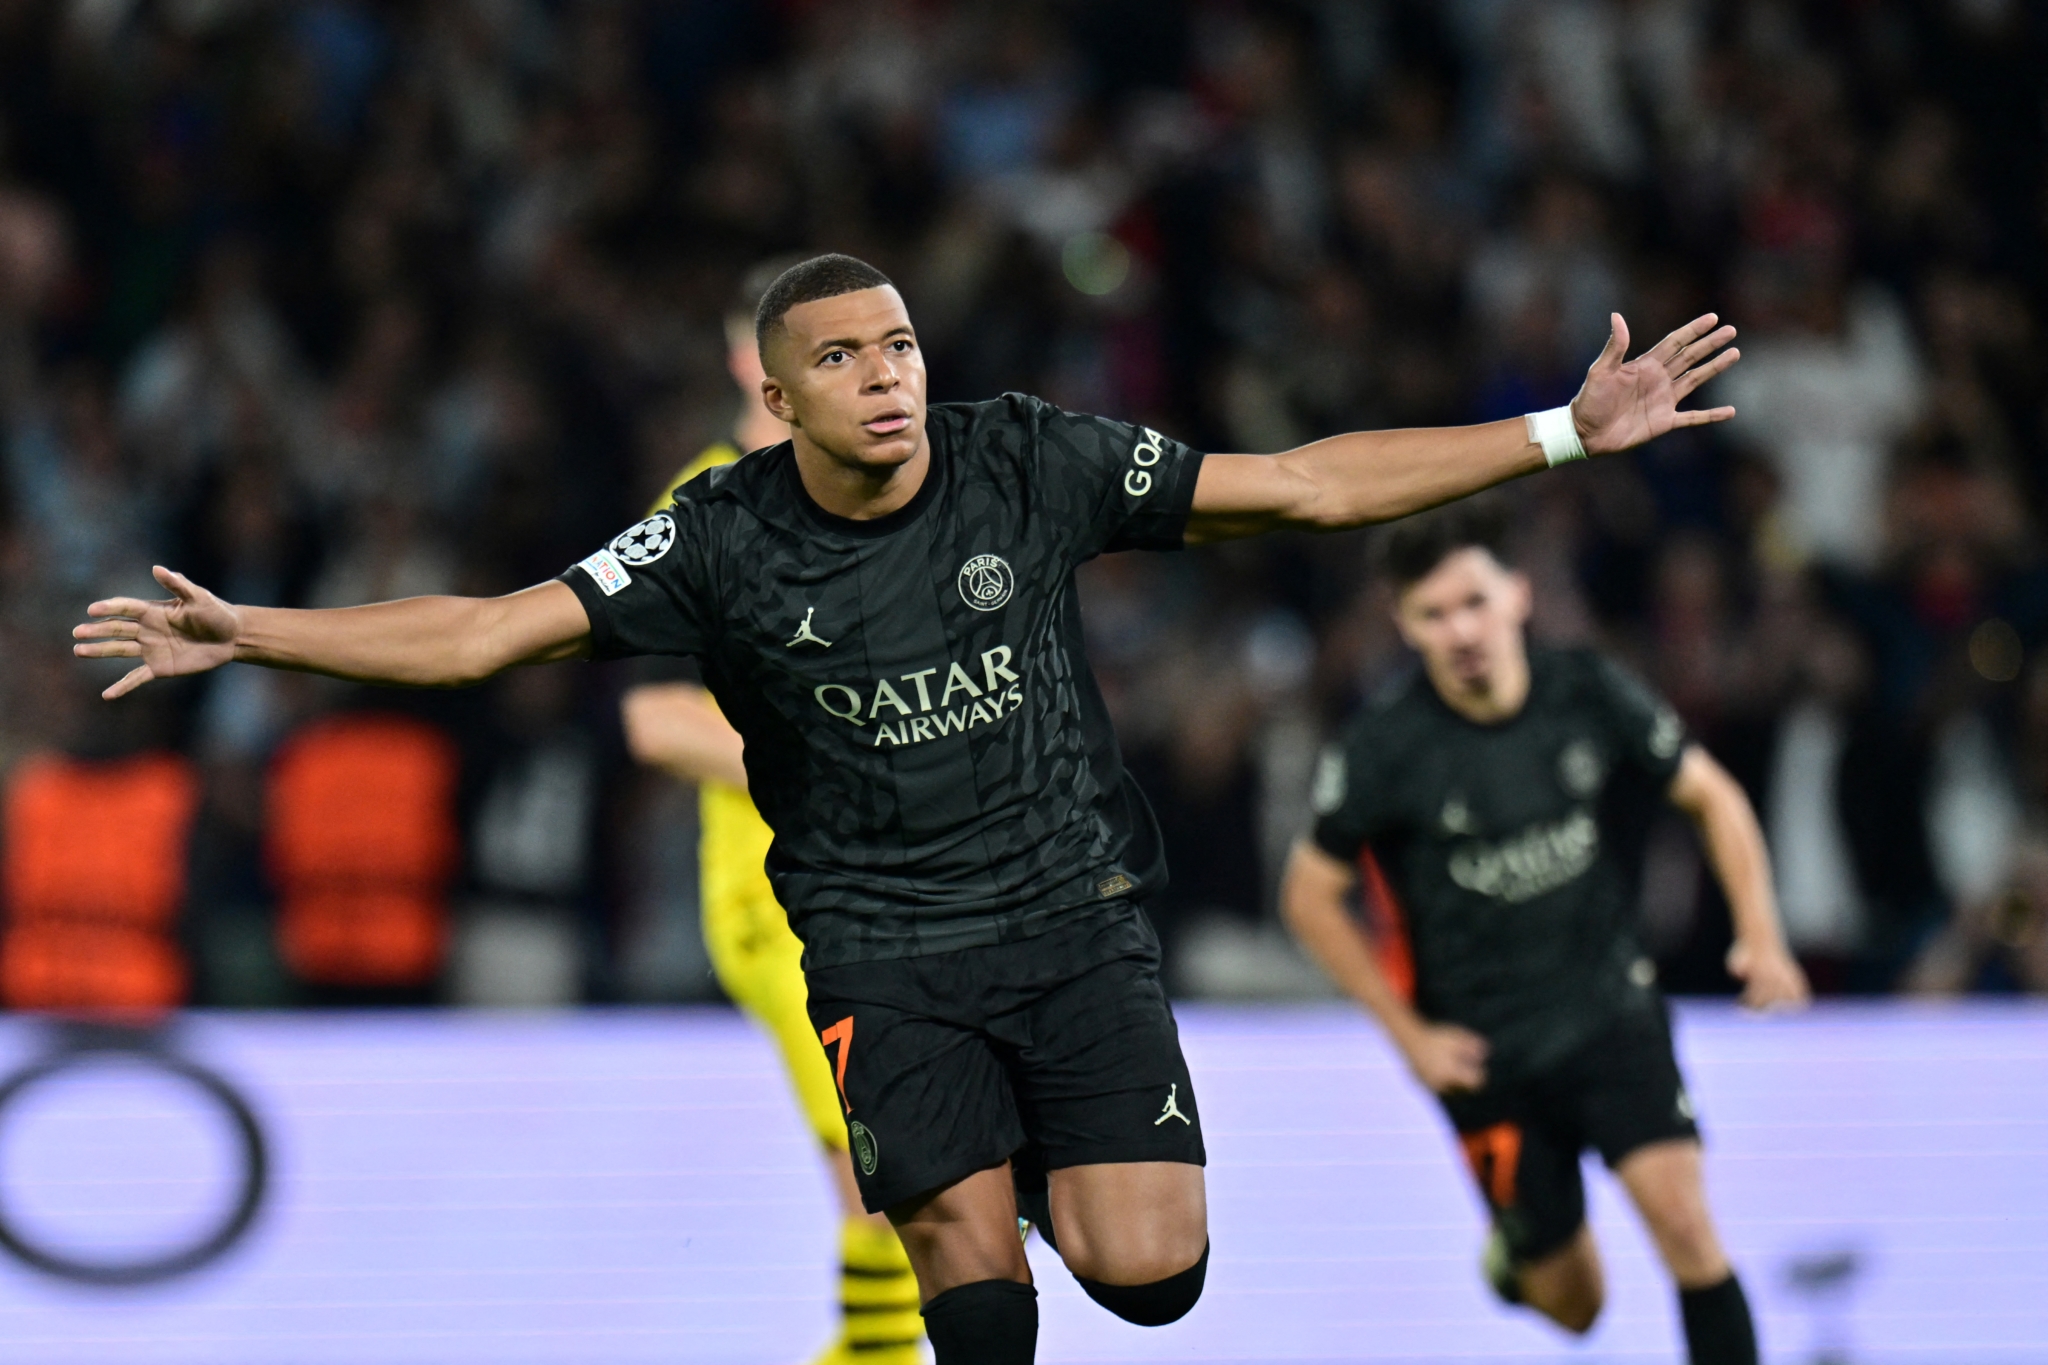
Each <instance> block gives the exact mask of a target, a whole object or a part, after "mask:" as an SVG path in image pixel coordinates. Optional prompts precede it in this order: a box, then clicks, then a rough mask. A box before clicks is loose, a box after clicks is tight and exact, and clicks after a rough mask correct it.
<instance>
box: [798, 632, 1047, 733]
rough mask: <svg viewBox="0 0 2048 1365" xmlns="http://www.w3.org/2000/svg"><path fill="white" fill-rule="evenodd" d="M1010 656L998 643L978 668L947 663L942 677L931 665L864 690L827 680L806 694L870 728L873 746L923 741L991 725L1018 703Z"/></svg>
mask: <svg viewBox="0 0 2048 1365" xmlns="http://www.w3.org/2000/svg"><path fill="white" fill-rule="evenodd" d="M1012 657H1014V656H1013V655H1012V653H1011V650H1010V647H1009V646H1008V645H997V646H996V647H995V648H994V649H990V650H985V651H983V653H982V655H981V658H980V660H979V661H978V662H979V664H980V667H979V668H978V669H975V668H970V667H962V666H961V665H960V664H959V663H958V662H948V663H947V664H946V667H945V677H944V679H943V680H942V679H941V678H940V676H939V667H938V665H936V664H934V665H933V666H932V667H930V668H920V669H918V670H917V672H915V673H904V674H901V675H899V676H898V677H896V678H895V679H893V680H892V679H889V678H877V679H875V680H874V682H873V683H871V684H869V686H868V687H867V688H866V689H865V690H863V689H861V688H858V687H853V686H850V685H848V684H846V683H826V684H824V685H823V686H821V687H819V688H818V689H817V690H816V691H815V692H813V693H812V694H811V695H812V696H814V697H816V698H817V701H818V705H819V706H821V707H823V708H824V709H825V710H826V711H827V712H829V713H831V714H832V715H834V716H837V717H838V718H839V719H840V720H843V721H845V722H846V723H847V724H849V725H858V726H860V727H862V728H863V729H865V728H866V727H868V726H870V725H872V726H874V727H875V742H874V747H876V748H877V749H879V748H881V747H882V746H883V745H884V744H922V743H923V742H924V741H926V740H928V739H938V738H939V737H941V736H942V735H952V734H964V733H966V732H967V731H968V730H971V729H973V728H974V727H975V726H977V725H993V724H995V723H996V722H997V721H999V720H1001V719H1002V718H1003V717H1004V716H1007V715H1009V714H1011V713H1012V712H1014V711H1015V710H1016V709H1017V708H1018V707H1020V706H1022V705H1023V704H1024V691H1023V686H1022V682H1023V680H1022V679H1020V678H1019V677H1018V676H1017V674H1016V673H1015V672H1014V671H1012V670H1011V668H1010V660H1011V658H1012ZM977 675H979V676H978V678H977ZM898 684H902V686H900V687H899V686H898ZM913 700H914V701H915V702H916V704H915V705H912V704H911V703H912V702H913Z"/></svg>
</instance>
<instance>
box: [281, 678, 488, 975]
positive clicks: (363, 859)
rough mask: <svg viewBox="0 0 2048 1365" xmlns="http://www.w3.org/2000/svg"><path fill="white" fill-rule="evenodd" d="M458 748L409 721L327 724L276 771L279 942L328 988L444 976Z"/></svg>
mask: <svg viewBox="0 0 2048 1365" xmlns="http://www.w3.org/2000/svg"><path fill="white" fill-rule="evenodd" d="M458 769H459V761H458V758H457V755H456V751H455V746H454V744H453V743H451V742H450V741H449V739H448V738H447V737H446V736H445V735H443V734H442V733H441V732H440V731H439V730H436V729H435V728H434V727H432V726H430V725H427V724H425V723H424V722H421V721H417V720H411V719H408V718H406V717H403V716H387V715H360V714H359V715H345V716H335V717H332V718H329V719H327V720H322V721H318V722H315V723H314V724H312V725H310V726H308V727H306V728H305V729H304V730H301V731H300V732H299V733H298V734H296V735H294V736H293V737H292V738H291V739H290V740H288V741H287V742H286V743H285V745H284V746H283V748H282V749H280V750H279V752H278V755H277V759H276V762H275V764H274V765H273V766H272V769H271V774H270V791H269V801H268V805H269V810H268V814H269V820H268V827H269V835H268V847H267V855H268V861H269V865H270V873H271V877H272V879H273V880H274V881H275V882H276V884H277V887H278V891H279V897H280V907H279V912H278V930H277V931H278V946H279V949H280V950H281V951H282V953H283V954H284V959H285V961H286V962H287V963H288V964H289V965H290V966H291V968H292V970H293V971H294V972H295V973H297V974H298V976H299V978H300V979H301V980H303V981H307V982H310V983H313V984H316V985H323V986H342V987H358V988H370V989H376V988H401V987H412V986H421V985H425V984H427V983H428V982H430V981H432V980H433V979H434V977H435V976H436V975H437V974H438V973H439V972H440V970H441V960H442V956H443V953H444V952H445V949H446V945H447V938H448V883H449V880H450V878H451V877H453V875H454V873H455V869H456V861H457V858H458V856H459V851H460V846H459V841H458V838H457V833H456V827H455V812H454V802H455V783H456V777H457V773H458Z"/></svg>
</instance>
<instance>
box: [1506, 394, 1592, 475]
mask: <svg viewBox="0 0 2048 1365" xmlns="http://www.w3.org/2000/svg"><path fill="white" fill-rule="evenodd" d="M1522 420H1523V421H1524V422H1526V423H1528V425H1529V439H1530V440H1531V441H1534V442H1535V443H1536V444H1537V445H1539V446H1542V447H1543V458H1544V459H1545V460H1547V461H1549V462H1550V467H1551V468H1552V469H1555V468H1557V467H1558V466H1559V465H1561V464H1563V463H1564V462H1565V461H1567V460H1583V459H1585V458H1586V448H1585V447H1584V446H1582V445H1580V444H1579V429H1578V427H1577V425H1576V424H1574V423H1573V421H1572V409H1571V405H1570V404H1566V405H1565V406H1564V407H1561V408H1551V409H1549V410H1548V411H1545V412H1532V413H1530V414H1529V415H1528V416H1527V417H1524V418H1523V419H1522Z"/></svg>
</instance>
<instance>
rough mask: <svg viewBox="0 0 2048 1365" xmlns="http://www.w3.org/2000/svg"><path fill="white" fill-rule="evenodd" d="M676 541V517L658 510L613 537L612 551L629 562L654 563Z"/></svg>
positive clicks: (635, 563) (637, 563)
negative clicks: (636, 524)
mask: <svg viewBox="0 0 2048 1365" xmlns="http://www.w3.org/2000/svg"><path fill="white" fill-rule="evenodd" d="M675 543H676V523H675V519H674V518H673V517H671V516H669V514H668V513H666V512H656V513H655V514H654V515H653V516H651V517H649V518H648V519H647V520H645V521H643V522H641V523H640V524H639V525H638V526H633V527H629V528H627V529H626V530H623V531H621V532H619V533H618V535H617V536H615V537H613V538H612V544H611V551H612V553H613V554H615V555H617V556H618V557H619V558H620V559H622V560H624V561H625V562H626V563H628V564H634V565H639V564H652V563H653V562H654V561H655V560H657V559H660V558H661V557H662V556H663V555H665V554H667V553H668V547H669V546H671V545H673V544H675Z"/></svg>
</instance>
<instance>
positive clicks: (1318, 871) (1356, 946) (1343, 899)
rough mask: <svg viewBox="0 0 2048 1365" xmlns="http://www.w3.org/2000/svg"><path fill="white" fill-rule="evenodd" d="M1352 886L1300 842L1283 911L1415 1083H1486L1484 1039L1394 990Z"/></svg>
mask: <svg viewBox="0 0 2048 1365" xmlns="http://www.w3.org/2000/svg"><path fill="white" fill-rule="evenodd" d="M1357 885H1358V875H1357V873H1355V872H1354V871H1353V870H1352V868H1351V865H1350V864H1349V863H1346V862H1344V861H1342V860H1340V859H1337V858H1333V857H1331V856H1330V855H1329V854H1328V853H1325V852H1324V851H1323V850H1322V849H1320V848H1318V847H1317V846H1316V845H1315V844H1314V843H1313V842H1311V841H1310V840H1307V839H1301V840H1298V841H1296V843H1295V845H1294V851H1293V852H1292V853H1290V854H1289V855H1288V858H1287V875H1286V877H1285V878H1284V879H1283V880H1282V882H1281V884H1280V912H1281V915H1282V916H1283V917H1284V918H1285V919H1286V921H1287V927H1288V928H1289V929H1291V930H1293V931H1294V936H1295V938H1296V939H1298V940H1299V941H1300V943H1301V946H1302V947H1304V948H1306V949H1308V951H1309V955H1310V956H1311V957H1313V958H1315V960H1316V961H1317V962H1318V963H1320V964H1322V968H1323V970H1324V971H1325V972H1327V973H1329V976H1330V980H1332V981H1334V982H1336V983H1337V988H1338V989H1339V990H1341V991H1343V992H1344V993H1345V994H1346V995H1348V996H1350V997H1351V998H1352V999H1353V1000H1356V1001H1357V1002H1358V1003H1359V1004H1361V1005H1363V1006H1365V1008H1366V1009H1367V1010H1368V1011H1369V1012H1370V1013H1371V1014H1372V1017H1373V1018H1375V1019H1377V1020H1379V1022H1380V1027H1381V1028H1383V1029H1385V1030H1386V1031H1387V1037H1388V1038H1390V1039H1392V1040H1393V1043H1394V1046H1395V1047H1397V1048H1399V1049H1400V1050H1401V1055H1402V1056H1403V1057H1404V1058H1406V1059H1407V1061H1408V1069H1409V1070H1410V1071H1413V1072H1414V1073H1415V1078H1416V1079H1417V1080H1419V1081H1421V1082H1422V1083H1423V1085H1425V1086H1427V1087H1428V1088H1429V1089H1430V1090H1432V1091H1434V1092H1435V1093H1437V1094H1439V1095H1441V1094H1443V1093H1444V1092H1446V1091H1450V1090H1477V1089H1479V1088H1480V1087H1481V1086H1483V1085H1485V1084H1486V1051H1487V1049H1486V1040H1485V1039H1484V1038H1482V1037H1480V1036H1479V1035H1478V1034H1476V1033H1474V1032H1472V1031H1471V1030H1470V1029H1463V1028H1459V1027H1458V1026H1457V1025H1456V1024H1433V1023H1431V1022H1430V1021H1429V1020H1427V1019H1424V1018H1423V1017H1422V1016H1421V1015H1420V1014H1419V1013H1417V1012H1416V1009H1415V1007H1414V1006H1413V1005H1411V1004H1409V1003H1408V1001H1407V1000H1406V999H1405V998H1404V997H1403V996H1402V995H1401V993H1400V992H1399V991H1397V990H1395V989H1394V983H1393V982H1391V981H1389V980H1388V979H1387V974H1386V972H1385V971H1384V970H1382V969H1381V967H1380V963H1379V958H1378V956H1377V955H1376V954H1375V953H1374V952H1373V948H1372V944H1371V942H1370V941H1369V940H1368V939H1367V938H1366V936H1365V930H1364V929H1363V928H1362V927H1361V926H1360V925H1359V923H1358V920H1357V917H1356V916H1354V915H1353V914H1352V913H1351V907H1350V897H1351V893H1352V890H1353V888H1355V887H1356V886H1357Z"/></svg>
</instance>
